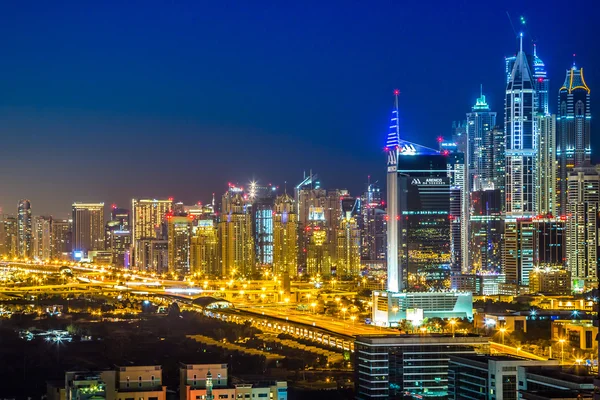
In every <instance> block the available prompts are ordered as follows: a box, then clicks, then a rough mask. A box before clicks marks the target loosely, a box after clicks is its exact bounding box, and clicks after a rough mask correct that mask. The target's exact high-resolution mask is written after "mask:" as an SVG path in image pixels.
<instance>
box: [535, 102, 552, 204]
mask: <svg viewBox="0 0 600 400" xmlns="http://www.w3.org/2000/svg"><path fill="white" fill-rule="evenodd" d="M535 118H536V120H537V121H536V122H537V129H538V139H539V144H538V151H537V160H536V163H537V177H536V182H537V193H536V201H537V212H538V214H542V215H555V216H556V215H557V207H556V201H557V195H556V167H557V165H556V116H555V115H550V114H545V115H542V114H538V115H537V116H536V117H535Z"/></svg>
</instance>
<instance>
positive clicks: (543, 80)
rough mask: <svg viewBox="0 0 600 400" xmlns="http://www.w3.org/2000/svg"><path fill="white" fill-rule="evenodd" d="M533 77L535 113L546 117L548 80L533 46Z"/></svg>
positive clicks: (544, 66) (547, 111) (547, 110)
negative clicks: (535, 96)
mask: <svg viewBox="0 0 600 400" xmlns="http://www.w3.org/2000/svg"><path fill="white" fill-rule="evenodd" d="M533 77H534V78H535V91H536V95H537V113H538V114H542V115H548V114H549V113H550V111H549V109H548V89H549V87H550V79H548V75H547V73H546V65H545V64H544V62H543V61H542V59H541V58H539V57H538V55H537V46H536V45H535V44H534V45H533Z"/></svg>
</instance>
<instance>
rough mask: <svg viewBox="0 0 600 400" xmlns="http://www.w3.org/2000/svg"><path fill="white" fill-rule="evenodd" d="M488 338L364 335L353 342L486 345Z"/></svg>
mask: <svg viewBox="0 0 600 400" xmlns="http://www.w3.org/2000/svg"><path fill="white" fill-rule="evenodd" d="M488 341H489V338H487V337H483V336H480V335H476V334H458V333H457V334H455V335H454V336H453V335H452V334H441V333H438V334H436V333H428V334H426V335H391V334H382V335H364V336H357V337H356V340H355V342H361V343H366V344H378V345H385V344H390V345H411V344H437V343H450V344H487V343H488Z"/></svg>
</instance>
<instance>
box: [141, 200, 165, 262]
mask: <svg viewBox="0 0 600 400" xmlns="http://www.w3.org/2000/svg"><path fill="white" fill-rule="evenodd" d="M172 210H173V199H167V200H156V199H141V200H136V199H133V200H132V201H131V213H132V214H131V220H132V223H131V225H132V246H133V248H134V250H133V254H134V259H135V261H134V264H135V266H136V267H137V268H148V266H142V264H141V260H142V257H141V255H140V254H138V249H140V251H145V252H146V255H147V254H148V252H147V251H146V249H141V248H139V247H138V241H139V240H142V239H144V240H150V239H155V240H164V239H166V238H165V237H164V234H163V229H162V225H163V224H164V223H165V217H166V215H167V214H168V213H170V212H171V211H172ZM146 247H148V246H147V245H146ZM143 258H144V259H146V260H147V259H148V257H146V256H144V257H143ZM138 260H140V262H138Z"/></svg>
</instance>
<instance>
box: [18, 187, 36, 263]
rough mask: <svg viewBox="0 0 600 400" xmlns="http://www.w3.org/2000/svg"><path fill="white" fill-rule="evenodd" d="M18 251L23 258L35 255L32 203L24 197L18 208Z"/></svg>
mask: <svg viewBox="0 0 600 400" xmlns="http://www.w3.org/2000/svg"><path fill="white" fill-rule="evenodd" d="M17 237H18V251H17V254H18V255H19V257H21V258H31V257H32V256H33V226H32V220H31V203H30V202H29V200H26V199H23V200H20V201H19V206H18V209H17Z"/></svg>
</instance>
